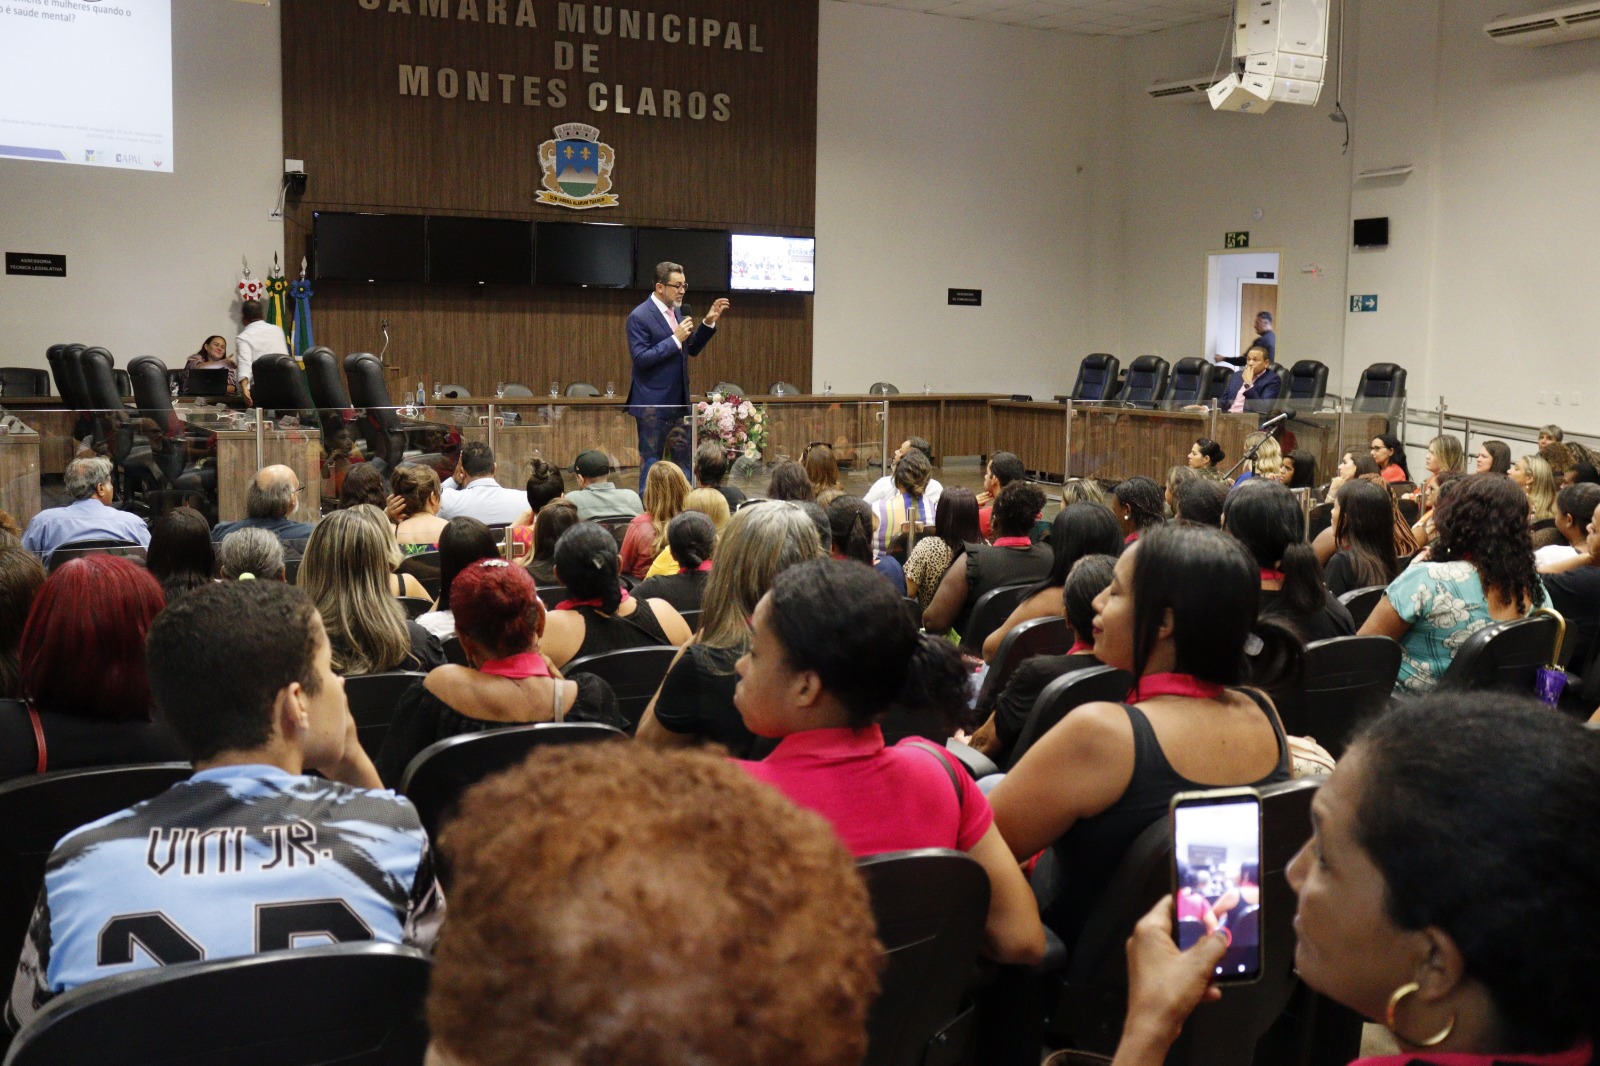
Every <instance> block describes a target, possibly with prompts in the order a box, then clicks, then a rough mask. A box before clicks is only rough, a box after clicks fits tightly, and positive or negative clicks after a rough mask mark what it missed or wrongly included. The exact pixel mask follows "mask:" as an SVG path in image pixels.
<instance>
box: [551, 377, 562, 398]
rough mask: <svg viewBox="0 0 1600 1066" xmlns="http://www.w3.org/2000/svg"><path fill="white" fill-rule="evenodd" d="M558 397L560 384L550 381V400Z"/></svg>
mask: <svg viewBox="0 0 1600 1066" xmlns="http://www.w3.org/2000/svg"><path fill="white" fill-rule="evenodd" d="M560 395H561V382H559V381H552V382H551V383H550V398H551V399H552V400H553V399H555V398H556V397H557V396H560Z"/></svg>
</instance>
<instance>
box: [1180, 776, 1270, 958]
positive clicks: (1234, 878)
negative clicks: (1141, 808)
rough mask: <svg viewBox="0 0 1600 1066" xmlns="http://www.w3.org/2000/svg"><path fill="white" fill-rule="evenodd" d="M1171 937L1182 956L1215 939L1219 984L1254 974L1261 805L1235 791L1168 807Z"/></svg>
mask: <svg viewBox="0 0 1600 1066" xmlns="http://www.w3.org/2000/svg"><path fill="white" fill-rule="evenodd" d="M1172 836H1173V839H1172V843H1173V849H1172V854H1173V866H1174V868H1173V902H1174V911H1175V913H1174V915H1173V918H1174V923H1173V929H1174V937H1175V939H1176V941H1177V944H1178V947H1179V948H1180V949H1182V950H1187V949H1189V948H1191V947H1193V946H1194V945H1195V944H1196V943H1197V942H1199V940H1200V939H1201V938H1202V937H1205V936H1207V935H1209V934H1213V933H1216V934H1220V935H1221V936H1222V937H1224V939H1225V940H1226V942H1227V945H1228V946H1227V951H1226V952H1225V953H1224V955H1223V957H1222V961H1221V962H1220V963H1218V965H1217V968H1216V976H1217V979H1218V980H1219V981H1251V980H1254V979H1256V978H1257V977H1258V976H1260V973H1261V914H1260V910H1261V805H1260V800H1259V798H1258V797H1256V796H1255V795H1253V794H1250V793H1248V792H1242V791H1237V790H1227V791H1225V792H1217V793H1189V794H1186V795H1183V796H1179V797H1177V798H1176V799H1175V800H1174V802H1173V807H1172Z"/></svg>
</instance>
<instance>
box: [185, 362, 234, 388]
mask: <svg viewBox="0 0 1600 1066" xmlns="http://www.w3.org/2000/svg"><path fill="white" fill-rule="evenodd" d="M229 373H230V371H229V369H228V367H227V365H226V364H224V365H222V366H216V365H213V364H210V363H202V364H201V365H200V366H197V367H194V368H192V369H189V370H185V371H184V372H183V385H182V387H181V388H180V389H179V390H178V395H180V396H226V395H228V374H229Z"/></svg>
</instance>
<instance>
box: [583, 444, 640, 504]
mask: <svg viewBox="0 0 1600 1066" xmlns="http://www.w3.org/2000/svg"><path fill="white" fill-rule="evenodd" d="M572 472H573V473H574V474H576V475H578V490H577V491H576V492H569V493H567V502H568V503H570V504H572V506H574V507H576V508H577V509H578V517H579V518H581V519H583V520H584V521H585V522H593V521H595V520H596V519H601V518H633V517H634V516H636V515H638V514H639V513H641V512H642V511H643V510H644V504H643V503H642V502H640V500H639V494H638V493H637V492H634V491H633V490H632V489H623V488H618V487H617V486H615V485H613V484H612V483H611V460H610V459H608V458H606V453H605V452H602V451H596V450H595V449H593V448H591V449H589V450H588V451H586V452H584V453H583V454H581V455H579V456H578V458H577V461H575V462H574V463H573V464H572Z"/></svg>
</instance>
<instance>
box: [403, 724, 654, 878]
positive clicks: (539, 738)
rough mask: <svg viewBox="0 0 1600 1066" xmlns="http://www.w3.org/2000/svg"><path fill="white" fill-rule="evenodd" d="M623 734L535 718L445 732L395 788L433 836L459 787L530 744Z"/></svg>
mask: <svg viewBox="0 0 1600 1066" xmlns="http://www.w3.org/2000/svg"><path fill="white" fill-rule="evenodd" d="M625 736H626V734H624V733H623V732H622V730H620V729H614V728H612V727H611V726H608V725H601V724H600V723H599V722H540V723H539V724H537V725H514V726H506V727H505V728H503V729H490V730H486V731H485V732H482V733H466V734H463V735H461V736H457V737H448V738H446V739H445V740H441V741H438V742H437V743H434V744H429V745H428V746H427V747H426V748H423V749H422V750H421V751H419V752H418V753H417V754H416V757H415V758H413V759H412V760H411V764H410V765H409V766H407V767H406V772H405V776H404V777H402V778H401V780H400V793H401V794H402V795H404V796H405V797H406V798H408V799H409V800H411V802H412V803H413V804H414V805H415V806H416V808H417V816H418V817H419V818H421V819H422V824H423V826H424V827H425V828H426V829H427V830H428V839H430V840H438V839H439V830H440V829H441V828H443V826H444V824H445V821H446V820H447V819H448V818H449V816H450V815H451V814H452V813H454V810H455V805H456V801H457V800H459V799H460V798H461V794H462V793H463V792H465V791H466V790H467V789H469V788H471V787H472V786H473V785H475V784H477V783H478V782H479V781H482V780H483V779H484V778H486V777H488V776H489V775H490V774H497V773H499V772H500V771H501V770H507V769H510V768H511V767H513V766H515V765H517V764H518V763H520V762H521V761H522V760H523V759H524V758H526V757H527V755H528V753H529V752H530V751H532V750H533V749H534V748H541V747H547V746H550V745H553V744H590V743H594V742H596V741H602V740H622V739H624V738H625ZM436 858H437V856H436ZM441 876H442V874H441Z"/></svg>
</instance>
